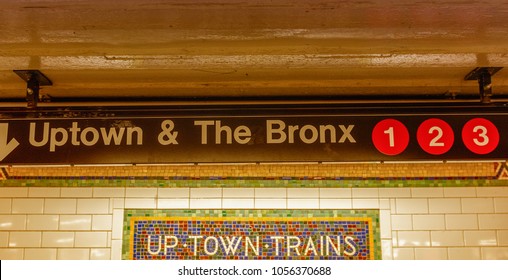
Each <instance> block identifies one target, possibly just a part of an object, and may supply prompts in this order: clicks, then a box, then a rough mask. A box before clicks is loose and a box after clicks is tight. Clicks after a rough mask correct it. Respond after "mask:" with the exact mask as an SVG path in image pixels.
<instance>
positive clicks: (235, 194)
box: [222, 188, 254, 198]
mask: <svg viewBox="0 0 508 280" xmlns="http://www.w3.org/2000/svg"><path fill="white" fill-rule="evenodd" d="M222 197H224V198H253V197H254V188H225V189H223V190H222Z"/></svg>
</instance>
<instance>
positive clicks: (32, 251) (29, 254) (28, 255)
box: [25, 248, 57, 260]
mask: <svg viewBox="0 0 508 280" xmlns="http://www.w3.org/2000/svg"><path fill="white" fill-rule="evenodd" d="M56 254H57V249H46V248H44V249H43V248H27V249H25V260H56Z"/></svg>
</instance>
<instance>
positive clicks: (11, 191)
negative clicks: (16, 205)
mask: <svg viewBox="0 0 508 280" xmlns="http://www.w3.org/2000/svg"><path fill="white" fill-rule="evenodd" d="M0 197H9V198H12V197H28V188H25V187H23V188H21V187H14V188H11V187H5V188H4V187H2V188H0Z"/></svg>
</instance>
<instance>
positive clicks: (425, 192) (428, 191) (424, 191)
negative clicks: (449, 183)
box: [411, 188, 444, 197]
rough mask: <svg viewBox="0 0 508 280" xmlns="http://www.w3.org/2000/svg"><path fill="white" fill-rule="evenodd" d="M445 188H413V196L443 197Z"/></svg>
mask: <svg viewBox="0 0 508 280" xmlns="http://www.w3.org/2000/svg"><path fill="white" fill-rule="evenodd" d="M443 192H444V190H443V188H412V189H411V196H412V197H443V195H444V194H443Z"/></svg>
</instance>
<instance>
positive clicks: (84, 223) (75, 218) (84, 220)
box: [59, 215, 92, 230]
mask: <svg viewBox="0 0 508 280" xmlns="http://www.w3.org/2000/svg"><path fill="white" fill-rule="evenodd" d="M91 228H92V216H91V215H61V216H60V227H59V229H60V230H90V229H91Z"/></svg>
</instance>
